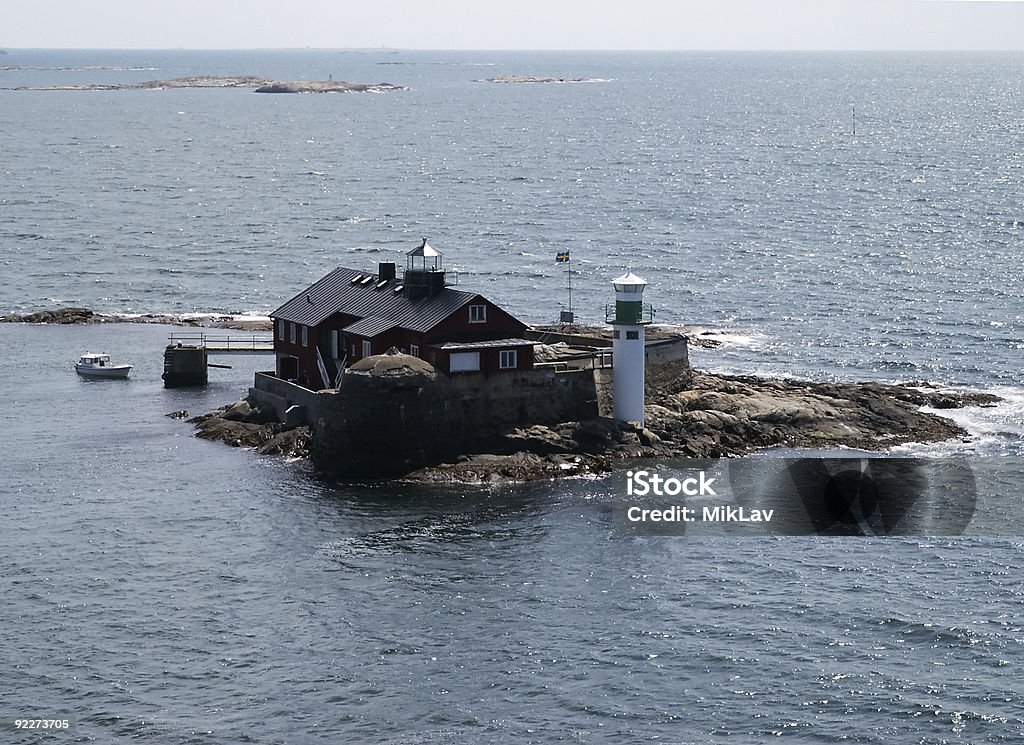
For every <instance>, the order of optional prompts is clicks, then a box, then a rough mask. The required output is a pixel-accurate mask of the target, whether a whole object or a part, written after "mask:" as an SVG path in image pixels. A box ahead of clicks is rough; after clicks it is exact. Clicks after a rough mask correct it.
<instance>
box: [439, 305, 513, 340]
mask: <svg viewBox="0 0 1024 745" xmlns="http://www.w3.org/2000/svg"><path fill="white" fill-rule="evenodd" d="M474 305H483V306H485V307H486V308H487V311H486V313H487V320H486V321H484V322H483V323H473V322H471V321H470V307H471V306H474ZM524 331H526V324H525V323H523V322H522V321H520V320H519V319H517V318H515V317H514V316H511V315H509V314H508V313H506V312H505V311H504V310H502V309H501V308H499V307H498V306H497V305H495V304H494V303H492V302H491V301H490V300H488V299H486V298H484V297H481V296H479V295H477V296H476V297H475V298H474V299H473V300H472V302H470V303H468V304H467V305H464V306H463V307H461V308H459V309H458V310H457V311H455V312H454V313H452V314H451V315H450V316H449V317H448V318H446V319H445V320H443V321H441V323H439V324H437V325H436V326H435V327H434V328H432V329H431V330H430V331H429V332H428V333H427V334H425V335H424V338H425V339H426V340H427V342H428V343H431V344H437V343H440V342H443V341H484V340H487V339H508V338H513V337H515V338H522V335H523V332H524Z"/></svg>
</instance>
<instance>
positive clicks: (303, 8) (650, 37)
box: [0, 0, 1024, 50]
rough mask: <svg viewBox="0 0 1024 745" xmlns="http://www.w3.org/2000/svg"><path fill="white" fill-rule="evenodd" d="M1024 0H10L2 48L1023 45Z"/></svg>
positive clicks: (0, 32)
mask: <svg viewBox="0 0 1024 745" xmlns="http://www.w3.org/2000/svg"><path fill="white" fill-rule="evenodd" d="M1022 31H1024V2H1018V1H1016V0H499V1H498V2H493V1H491V0H356V1H355V2H352V1H351V0H274V1H271V0H245V1H244V2H242V1H232V0H146V1H145V2H143V1H141V0H32V2H20V1H18V0H0V49H2V48H5V47H6V48H8V49H15V48H78V49H176V48H183V49H263V48H296V47H298V48H302V47H314V48H326V49H341V48H374V47H389V48H399V49H569V50H573V49H592V50H602V49H608V50H623V49H628V50H648V49H650V50H748V49H749V50H781V49H793V50H825V49H839V50H862V49H863V50H874V49H882V50H922V49H950V50H974V49H978V50H987V49H1011V50H1012V49H1024V33H1022Z"/></svg>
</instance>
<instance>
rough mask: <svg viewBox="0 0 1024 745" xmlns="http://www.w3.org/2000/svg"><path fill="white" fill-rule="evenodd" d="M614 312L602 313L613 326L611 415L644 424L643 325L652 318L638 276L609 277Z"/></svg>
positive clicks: (642, 282)
mask: <svg viewBox="0 0 1024 745" xmlns="http://www.w3.org/2000/svg"><path fill="white" fill-rule="evenodd" d="M612 284H613V285H614V286H615V312H614V314H612V313H610V312H606V313H605V320H606V321H607V322H608V323H609V324H611V326H612V328H613V329H614V331H613V333H612V336H613V339H612V375H613V380H614V383H613V389H612V397H613V403H614V416H615V418H616V419H618V420H619V421H620V422H637V423H638V424H639V425H640V426H641V427H642V426H643V424H644V358H645V354H644V326H646V325H647V324H649V323H650V322H651V320H652V315H653V314H652V312H651V309H650V307H649V306H648V308H647V309H646V311H645V309H644V304H643V298H644V288H645V287H646V286H647V282H645V281H644V280H643V279H641V278H640V277H638V276H636V275H635V274H633V272H627V273H626V274H623V275H622V276H621V277H618V278H617V279H613V280H612Z"/></svg>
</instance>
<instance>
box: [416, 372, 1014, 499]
mask: <svg viewBox="0 0 1024 745" xmlns="http://www.w3.org/2000/svg"><path fill="white" fill-rule="evenodd" d="M652 373H653V374H649V375H648V390H647V405H646V406H645V414H646V428H645V429H639V428H637V427H635V426H634V425H631V424H623V423H620V422H615V421H613V420H610V419H595V420H587V421H582V422H566V423H564V424H560V425H553V426H545V425H533V426H529V427H520V428H516V429H514V430H512V431H511V432H509V433H508V434H507V435H506V436H505V437H504V438H503V439H502V441H501V443H500V444H499V446H498V447H496V448H493V449H492V450H491V452H489V453H487V454H484V455H472V454H469V455H464V456H461V457H459V458H456V459H454V460H452V461H451V462H448V463H443V464H440V465H437V466H432V467H429V468H424V469H420V470H418V471H416V472H414V473H412V474H409V476H408V478H410V479H412V480H415V481H423V482H440V483H447V482H483V483H486V482H490V481H500V480H517V481H529V480H535V479H547V478H554V477H557V476H566V475H579V474H587V473H604V472H606V471H608V470H610V469H611V467H612V465H613V463H614V461H615V460H618V459H622V458H687V457H689V458H713V457H724V456H737V455H743V454H746V453H749V452H752V451H754V450H757V449H759V448H767V447H792V448H814V449H833V448H839V447H846V448H856V449H860V450H867V451H881V450H887V449H888V448H891V447H894V446H896V445H900V444H904V443H907V442H938V441H944V440H950V439H960V438H964V437H966V436H967V432H965V431H964V430H963V429H961V428H960V427H959V426H957V425H956V424H955V423H954V422H952V421H950V420H949V419H946V418H944V417H941V416H938V415H936V414H932V413H929V412H925V411H921V409H920V407H922V406H926V407H930V408H951V407H961V406H991V405H994V404H995V403H997V402H998V401H999V398H998V397H997V396H993V395H991V394H987V393H980V392H970V391H948V390H940V389H936V388H934V387H929V386H914V387H911V386H902V385H887V384H882V383H863V384H836V383H811V382H807V381H796V380H768V379H764V378H756V377H748V376H724V375H711V374H708V373H701V372H696V371H690V370H689V369H686V370H683V369H679V366H677V365H672V364H669V365H664V366H655V368H654V369H653V370H652Z"/></svg>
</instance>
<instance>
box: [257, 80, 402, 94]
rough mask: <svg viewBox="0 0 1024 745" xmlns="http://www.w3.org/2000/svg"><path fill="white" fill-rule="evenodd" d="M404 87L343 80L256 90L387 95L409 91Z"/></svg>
mask: <svg viewBox="0 0 1024 745" xmlns="http://www.w3.org/2000/svg"><path fill="white" fill-rule="evenodd" d="M407 90H409V89H408V88H406V87H405V86H404V85H395V84H394V83H371V84H365V83H346V82H345V81H343V80H313V81H304V80H302V81H295V82H290V83H269V84H267V85H261V86H260V87H259V88H257V89H256V92H257V93H385V92H387V91H407Z"/></svg>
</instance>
